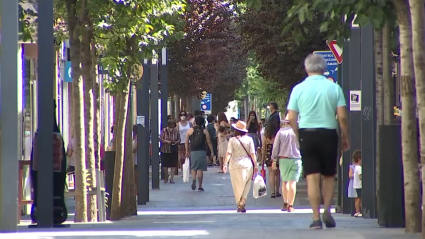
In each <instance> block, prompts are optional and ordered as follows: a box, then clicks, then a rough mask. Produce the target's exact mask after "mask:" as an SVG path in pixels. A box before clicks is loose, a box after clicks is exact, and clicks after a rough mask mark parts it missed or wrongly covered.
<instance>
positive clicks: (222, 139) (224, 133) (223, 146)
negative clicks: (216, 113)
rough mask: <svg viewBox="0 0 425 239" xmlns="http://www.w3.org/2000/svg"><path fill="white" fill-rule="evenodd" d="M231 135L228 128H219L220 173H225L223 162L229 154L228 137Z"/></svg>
mask: <svg viewBox="0 0 425 239" xmlns="http://www.w3.org/2000/svg"><path fill="white" fill-rule="evenodd" d="M229 135H230V133H229V131H228V130H226V128H225V127H224V126H222V125H220V126H218V161H219V165H220V169H219V170H218V173H223V165H224V164H223V162H224V158H225V157H226V154H227V146H228V141H227V139H228V137H229Z"/></svg>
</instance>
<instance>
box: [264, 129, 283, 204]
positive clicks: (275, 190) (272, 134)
mask: <svg viewBox="0 0 425 239" xmlns="http://www.w3.org/2000/svg"><path fill="white" fill-rule="evenodd" d="M278 131H279V127H278V126H277V125H276V124H275V123H274V122H271V123H270V124H268V125H267V127H266V130H265V132H264V138H263V148H262V153H261V155H262V156H263V158H262V164H265V165H266V166H267V172H268V178H267V181H268V182H269V186H270V189H271V191H272V194H271V198H276V197H280V196H282V195H281V194H280V193H279V187H280V170H279V165H277V168H276V169H275V170H272V164H273V160H272V159H273V158H272V152H273V143H274V141H275V138H276V134H277V132H278ZM282 192H284V191H283V190H282Z"/></svg>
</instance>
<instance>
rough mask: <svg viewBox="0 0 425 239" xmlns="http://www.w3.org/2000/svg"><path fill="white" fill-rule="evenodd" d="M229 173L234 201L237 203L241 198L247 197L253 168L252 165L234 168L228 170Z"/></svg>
mask: <svg viewBox="0 0 425 239" xmlns="http://www.w3.org/2000/svg"><path fill="white" fill-rule="evenodd" d="M229 173H230V181H231V182H232V188H233V193H234V194H235V201H236V204H237V205H239V202H240V200H241V198H245V199H247V198H248V193H249V191H250V190H251V184H252V173H253V169H252V167H249V168H235V169H232V170H230V171H229Z"/></svg>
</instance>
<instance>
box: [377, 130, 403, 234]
mask: <svg viewBox="0 0 425 239" xmlns="http://www.w3.org/2000/svg"><path fill="white" fill-rule="evenodd" d="M378 127H379V138H380V139H381V142H380V144H379V145H380V152H379V154H380V155H379V160H380V162H385V163H380V164H379V194H378V197H379V200H378V202H379V205H378V212H379V213H378V224H379V225H380V226H384V227H404V226H405V218H404V188H403V185H404V180H403V165H402V160H401V158H402V153H401V125H380V126H378Z"/></svg>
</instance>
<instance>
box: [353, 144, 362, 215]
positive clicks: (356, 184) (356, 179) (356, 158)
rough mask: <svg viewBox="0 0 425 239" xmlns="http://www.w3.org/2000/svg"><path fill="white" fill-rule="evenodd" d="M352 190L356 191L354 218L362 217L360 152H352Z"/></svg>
mask: <svg viewBox="0 0 425 239" xmlns="http://www.w3.org/2000/svg"><path fill="white" fill-rule="evenodd" d="M353 162H354V171H353V188H354V189H355V190H356V193H357V197H356V199H355V201H354V203H355V207H356V214H354V216H355V217H363V215H362V151H360V150H355V151H354V152H353ZM350 171H351V169H350Z"/></svg>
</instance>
